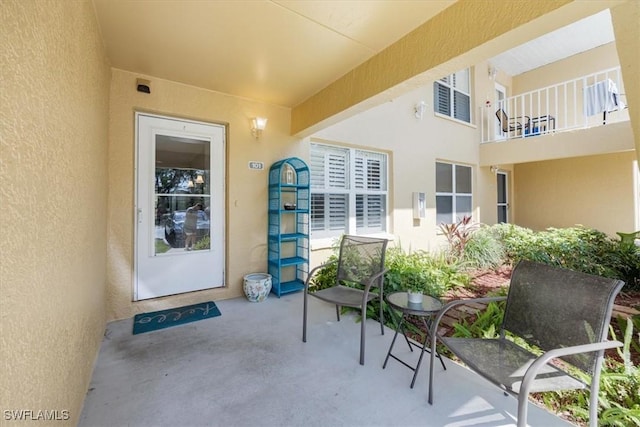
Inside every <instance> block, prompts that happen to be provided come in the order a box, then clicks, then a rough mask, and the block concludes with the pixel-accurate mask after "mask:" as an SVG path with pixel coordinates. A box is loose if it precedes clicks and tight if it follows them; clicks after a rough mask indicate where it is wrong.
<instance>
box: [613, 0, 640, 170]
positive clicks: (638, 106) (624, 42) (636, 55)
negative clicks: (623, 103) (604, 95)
mask: <svg viewBox="0 0 640 427" xmlns="http://www.w3.org/2000/svg"><path fill="white" fill-rule="evenodd" d="M611 21H612V22H613V30H614V33H615V36H616V49H617V51H618V57H619V58H620V68H621V69H622V76H623V78H624V80H625V92H626V100H627V104H628V105H629V117H630V119H631V126H632V128H633V135H634V140H635V146H636V155H637V156H638V159H640V79H639V78H638V70H640V25H638V23H639V22H640V2H639V1H628V2H626V3H623V4H621V5H619V6H617V7H614V8H612V9H611Z"/></svg>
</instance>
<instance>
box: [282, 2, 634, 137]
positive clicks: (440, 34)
mask: <svg viewBox="0 0 640 427" xmlns="http://www.w3.org/2000/svg"><path fill="white" fill-rule="evenodd" d="M619 3H621V1H616V0H611V1H608V2H585V1H571V0H553V1H552V0H546V1H513V0H494V1H492V2H491V7H488V6H487V3H486V2H484V1H479V0H459V1H457V2H456V3H455V4H453V5H452V6H450V7H449V8H447V9H445V10H444V11H443V12H442V13H440V14H438V15H436V16H435V17H434V18H432V19H431V20H429V21H427V22H425V23H424V24H422V25H421V26H419V27H418V28H416V29H415V30H414V31H412V32H411V33H409V34H407V35H406V36H405V37H403V38H401V39H400V40H398V41H397V42H396V43H394V44H392V45H391V46H389V47H387V48H386V49H384V50H383V51H382V52H380V53H379V54H377V55H376V56H374V57H372V58H371V59H369V60H368V61H366V62H364V63H363V64H361V65H360V66H358V67H356V68H355V69H353V70H351V71H350V72H348V73H347V74H345V75H344V76H342V77H341V78H340V79H338V80H336V81H335V82H333V83H332V84H331V85H329V86H327V87H326V88H324V89H323V90H321V91H320V92H318V93H317V94H315V95H314V96H312V97H310V98H309V99H307V100H306V101H304V102H303V103H301V104H300V105H298V106H296V107H295V108H294V109H293V112H292V127H291V131H292V133H311V132H314V131H316V130H317V129H318V128H319V127H320V126H326V125H327V124H333V123H337V121H339V120H343V119H344V118H346V117H348V116H349V115H353V114H356V113H358V112H361V111H363V110H364V109H366V108H369V107H371V106H373V105H376V104H377V103H380V102H381V96H383V97H384V98H385V99H390V98H394V97H396V96H398V95H399V94H401V93H404V92H406V91H408V90H410V88H415V87H416V86H420V85H422V84H424V83H425V82H429V81H433V80H435V79H437V78H439V75H446V74H449V73H451V72H454V71H456V70H458V69H461V68H465V67H467V66H469V65H472V64H475V63H478V62H480V61H482V60H484V59H486V58H490V57H492V56H494V55H496V54H498V53H500V52H502V51H504V50H507V49H509V48H511V47H515V46H517V45H519V44H521V43H524V42H525V41H528V40H530V39H532V38H535V37H537V36H540V35H543V34H545V33H547V32H549V31H552V30H554V29H557V28H559V27H561V26H564V25H567V24H569V23H570V22H573V21H575V20H576V19H580V18H583V17H586V16H589V15H591V14H593V13H596V12H598V11H599V10H602V9H604V8H606V7H612V6H615V5H617V4H619ZM538 18H540V19H538ZM461 28H464V31H460V29H461Z"/></svg>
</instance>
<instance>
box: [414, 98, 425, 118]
mask: <svg viewBox="0 0 640 427" xmlns="http://www.w3.org/2000/svg"><path fill="white" fill-rule="evenodd" d="M426 109H427V104H426V103H425V102H424V101H420V102H418V103H417V104H416V105H415V106H414V107H413V111H414V113H415V115H416V119H421V120H422V116H423V115H424V112H425V110H426Z"/></svg>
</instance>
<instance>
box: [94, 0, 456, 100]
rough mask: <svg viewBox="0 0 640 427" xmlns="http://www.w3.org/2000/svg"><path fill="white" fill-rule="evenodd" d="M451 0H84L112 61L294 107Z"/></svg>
mask: <svg viewBox="0 0 640 427" xmlns="http://www.w3.org/2000/svg"><path fill="white" fill-rule="evenodd" d="M454 2H455V0H429V1H415V0H395V1H371V0H342V1H300V0H273V1H266V0H252V1H246V0H230V1H228V0H217V1H213V0H205V1H203V0H197V1H195V0H182V1H180V0H178V1H176V0H149V1H133V0H123V1H113V0H93V3H94V5H95V10H96V15H97V18H98V23H99V25H100V30H101V32H102V37H103V39H104V44H105V47H106V50H107V55H108V57H109V60H110V61H111V65H112V66H113V67H115V68H119V69H123V70H127V71H131V72H135V73H140V74H146V75H150V76H154V77H159V78H163V79H168V80H173V81H177V82H182V83H186V84H189V85H193V86H198V87H202V88H207V89H211V90H215V91H219V92H224V93H228V94H232V95H236V96H240V97H246V98H250V99H255V100H259V101H264V102H268V103H272V104H277V105H283V106H289V107H292V106H295V105H297V104H299V103H300V102H302V101H304V100H305V99H307V98H308V97H310V96H311V95H313V94H315V93H316V92H318V91H319V90H321V89H323V88H324V87H326V86H327V85H328V84H330V83H331V82H333V81H334V80H336V79H338V78H339V77H341V76H343V75H344V74H346V73H347V72H348V71H350V70H351V69H353V68H355V67H356V66H358V65H359V64H361V63H362V62H364V61H366V60H367V59H369V58H370V57H372V56H374V55H375V54H377V53H378V52H380V51H381V50H383V49H384V48H385V47H387V46H389V45H390V44H392V43H393V42H395V41H396V40H398V39H400V38H401V37H403V36H404V35H405V34H407V33H408V32H410V31H411V30H413V29H415V28H416V27H418V26H419V25H420V24H422V23H423V22H425V21H428V20H429V19H430V18H431V17H433V16H435V15H436V14H438V13H439V12H441V11H442V10H443V9H445V8H446V7H447V6H449V5H451V4H452V3H454Z"/></svg>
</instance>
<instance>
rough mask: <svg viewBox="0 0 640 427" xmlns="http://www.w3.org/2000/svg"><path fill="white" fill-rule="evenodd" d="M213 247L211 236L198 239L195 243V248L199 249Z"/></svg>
mask: <svg viewBox="0 0 640 427" xmlns="http://www.w3.org/2000/svg"><path fill="white" fill-rule="evenodd" d="M210 247H211V237H209V236H205V237H203V238H202V239H200V240H198V241H197V242H196V244H195V245H193V250H195V251H199V250H202V249H209V248H210Z"/></svg>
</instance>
